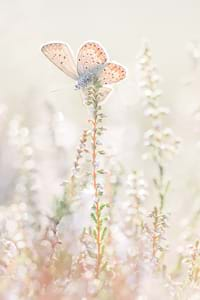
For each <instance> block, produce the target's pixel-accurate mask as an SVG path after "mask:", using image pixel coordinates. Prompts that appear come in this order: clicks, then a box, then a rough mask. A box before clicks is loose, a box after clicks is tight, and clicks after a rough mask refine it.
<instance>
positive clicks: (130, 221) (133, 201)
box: [123, 171, 148, 238]
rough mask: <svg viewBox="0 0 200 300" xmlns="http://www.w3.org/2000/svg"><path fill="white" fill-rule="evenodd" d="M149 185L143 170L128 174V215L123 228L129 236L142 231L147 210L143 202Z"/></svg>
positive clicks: (134, 235)
mask: <svg viewBox="0 0 200 300" xmlns="http://www.w3.org/2000/svg"><path fill="white" fill-rule="evenodd" d="M147 188H148V185H147V183H146V181H145V179H144V176H143V173H142V172H137V171H134V172H133V173H131V174H130V175H129V176H128V182H127V192H128V196H129V197H128V199H127V201H126V203H125V207H124V208H125V210H126V217H125V229H126V230H125V229H124V230H123V231H124V233H125V234H126V236H127V237H134V238H135V237H136V235H137V234H138V233H141V230H142V227H143V223H144V215H145V210H144V207H143V204H144V202H145V200H146V199H147V196H148V191H147Z"/></svg>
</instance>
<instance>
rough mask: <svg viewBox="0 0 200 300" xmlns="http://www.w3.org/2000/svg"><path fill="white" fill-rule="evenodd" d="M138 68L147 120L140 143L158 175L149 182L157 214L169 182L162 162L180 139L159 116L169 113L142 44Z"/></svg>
mask: <svg viewBox="0 0 200 300" xmlns="http://www.w3.org/2000/svg"><path fill="white" fill-rule="evenodd" d="M138 68H139V71H140V72H139V73H140V81H139V86H140V88H141V92H142V96H143V98H144V100H145V101H144V105H145V110H144V114H145V115H146V116H147V117H148V118H149V119H150V121H151V129H149V130H147V131H146V132H145V136H144V143H145V146H146V147H148V149H149V150H148V152H147V153H146V155H145V157H147V158H149V157H151V158H152V160H153V161H154V162H155V164H156V166H157V169H158V175H157V177H155V178H154V179H153V182H154V185H155V188H156V190H157V192H158V197H159V200H160V211H162V210H163V207H164V204H165V200H166V196H167V192H168V190H169V185H170V180H169V179H167V176H166V162H167V160H169V159H171V158H172V156H173V154H174V153H176V152H177V150H178V148H179V144H180V140H179V139H178V138H177V137H176V136H175V135H174V133H173V131H172V130H171V129H170V128H167V127H164V124H163V117H164V116H165V115H167V114H168V113H169V110H168V109H167V108H166V107H162V106H161V105H160V103H159V102H160V101H159V100H160V96H161V95H162V91H161V90H160V89H159V82H160V76H159V74H158V72H157V69H156V67H155V66H154V65H153V62H152V54H151V50H150V48H149V46H148V45H145V47H144V50H143V52H142V54H141V55H140V56H139V60H138Z"/></svg>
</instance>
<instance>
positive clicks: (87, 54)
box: [77, 42, 107, 75]
mask: <svg viewBox="0 0 200 300" xmlns="http://www.w3.org/2000/svg"><path fill="white" fill-rule="evenodd" d="M77 59H78V60H77V71H78V74H79V75H81V74H84V73H85V72H88V71H92V70H95V69H96V70H98V67H99V68H101V67H102V65H104V64H105V63H106V61H107V55H106V53H105V51H104V49H103V48H102V47H101V46H100V45H99V44H98V43H95V42H87V43H85V44H84V45H83V46H82V47H81V48H80V50H79V52H78V58H77Z"/></svg>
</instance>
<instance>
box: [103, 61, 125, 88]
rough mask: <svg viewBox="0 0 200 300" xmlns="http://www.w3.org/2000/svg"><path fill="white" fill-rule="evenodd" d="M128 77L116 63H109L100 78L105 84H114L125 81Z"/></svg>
mask: <svg viewBox="0 0 200 300" xmlns="http://www.w3.org/2000/svg"><path fill="white" fill-rule="evenodd" d="M125 77H126V70H125V69H124V68H123V67H122V66H120V65H118V64H115V63H107V64H106V65H105V66H104V68H103V71H102V72H101V75H100V77H99V79H100V81H101V82H102V83H103V84H112V83H115V82H118V81H120V80H123V79H124V78H125Z"/></svg>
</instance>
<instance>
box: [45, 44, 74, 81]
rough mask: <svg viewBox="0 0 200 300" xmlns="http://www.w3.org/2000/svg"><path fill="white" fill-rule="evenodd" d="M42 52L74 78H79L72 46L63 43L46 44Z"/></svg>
mask: <svg viewBox="0 0 200 300" xmlns="http://www.w3.org/2000/svg"><path fill="white" fill-rule="evenodd" d="M41 51H42V53H43V54H44V55H45V56H46V57H47V58H48V59H49V60H50V61H51V62H52V63H53V64H54V65H56V66H57V67H58V68H59V69H60V70H61V71H63V72H64V73H65V74H66V75H68V76H69V77H71V78H73V79H75V80H76V79H77V78H78V74H77V71H76V65H75V62H74V58H73V54H72V52H71V50H70V48H69V47H68V46H67V45H65V44H62V43H52V44H47V45H44V46H43V47H42V49H41Z"/></svg>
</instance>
